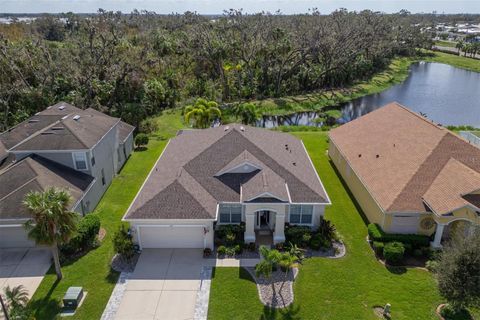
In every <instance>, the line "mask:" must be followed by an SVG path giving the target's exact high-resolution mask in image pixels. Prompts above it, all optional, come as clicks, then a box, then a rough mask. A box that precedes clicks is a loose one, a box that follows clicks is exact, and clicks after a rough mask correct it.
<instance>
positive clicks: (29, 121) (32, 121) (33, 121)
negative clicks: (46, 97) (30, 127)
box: [28, 119, 40, 123]
mask: <svg viewBox="0 0 480 320" xmlns="http://www.w3.org/2000/svg"><path fill="white" fill-rule="evenodd" d="M39 121H40V120H38V119H30V120H28V123H36V122H39Z"/></svg>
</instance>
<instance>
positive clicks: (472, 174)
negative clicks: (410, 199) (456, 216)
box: [423, 158, 480, 214]
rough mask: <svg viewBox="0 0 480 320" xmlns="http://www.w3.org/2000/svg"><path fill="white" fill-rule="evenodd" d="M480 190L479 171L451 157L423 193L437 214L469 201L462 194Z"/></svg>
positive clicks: (445, 212) (449, 210)
mask: <svg viewBox="0 0 480 320" xmlns="http://www.w3.org/2000/svg"><path fill="white" fill-rule="evenodd" d="M478 190H480V173H478V172H476V171H474V170H472V169H470V168H469V167H467V166H465V165H464V164H462V163H461V162H459V161H457V160H455V159H453V158H451V159H450V160H449V161H448V162H447V164H446V165H445V166H444V167H443V169H442V170H441V171H440V173H439V174H438V176H437V177H436V178H435V180H434V181H433V183H432V185H431V186H430V188H428V190H427V192H426V193H425V194H424V195H423V199H424V201H425V202H426V203H427V205H428V206H429V207H430V208H432V210H433V211H434V212H436V213H438V214H448V213H450V212H452V211H453V210H456V209H459V208H462V207H465V206H467V205H470V204H471V203H470V202H469V201H467V200H466V199H464V198H463V196H464V195H467V194H470V193H472V192H475V191H478Z"/></svg>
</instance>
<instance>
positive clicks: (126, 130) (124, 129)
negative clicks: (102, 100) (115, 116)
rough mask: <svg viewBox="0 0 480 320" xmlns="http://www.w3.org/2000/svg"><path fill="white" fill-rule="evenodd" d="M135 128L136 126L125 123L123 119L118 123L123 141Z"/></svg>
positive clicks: (119, 134)
mask: <svg viewBox="0 0 480 320" xmlns="http://www.w3.org/2000/svg"><path fill="white" fill-rule="evenodd" d="M133 130H135V127H134V126H131V125H129V124H128V123H125V122H123V121H120V122H119V123H118V139H119V140H120V141H121V142H124V141H125V140H126V139H127V138H128V136H129V135H130V134H131V133H132V132H133Z"/></svg>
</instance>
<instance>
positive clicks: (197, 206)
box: [123, 124, 330, 248]
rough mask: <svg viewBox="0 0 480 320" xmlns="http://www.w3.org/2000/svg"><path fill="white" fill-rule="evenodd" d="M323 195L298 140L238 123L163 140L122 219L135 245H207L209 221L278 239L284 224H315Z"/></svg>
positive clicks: (248, 238) (250, 237) (249, 237)
mask: <svg viewBox="0 0 480 320" xmlns="http://www.w3.org/2000/svg"><path fill="white" fill-rule="evenodd" d="M329 204H330V199H329V197H328V195H327V193H326V191H325V189H324V187H323V185H322V182H321V181H320V178H319V176H318V174H317V172H316V171H315V168H314V167H313V164H312V161H311V160H310V158H309V156H308V154H307V151H306V149H305V147H304V145H303V143H302V141H301V140H299V139H297V138H295V137H294V136H292V135H290V134H286V133H279V132H274V131H270V130H266V129H261V128H254V127H250V126H244V125H239V124H230V125H224V126H220V127H217V128H211V129H205V130H184V131H180V132H179V134H178V135H177V136H176V137H175V138H173V139H172V140H170V141H169V143H168V145H167V146H166V147H165V150H164V151H163V153H162V154H161V155H160V157H159V159H158V160H157V162H156V164H155V165H154V167H153V168H152V170H151V172H150V174H149V176H148V177H147V179H146V180H145V182H144V184H143V186H142V187H141V189H140V191H139V192H138V194H137V195H136V197H135V199H134V201H133V202H132V204H131V205H130V207H129V209H128V210H127V212H126V214H125V216H124V218H123V220H124V221H128V222H129V223H130V225H131V230H132V233H133V237H134V241H135V242H136V243H137V244H138V245H139V246H140V248H207V247H208V248H212V247H213V239H214V228H215V226H217V225H221V224H240V223H242V222H244V223H245V234H244V240H245V242H247V243H249V242H255V240H256V237H257V234H258V232H259V231H260V230H261V231H262V232H263V233H262V234H265V232H267V233H270V234H271V235H272V242H273V243H278V242H283V241H285V234H284V227H285V223H290V224H298V225H305V226H310V227H312V228H313V227H316V226H318V225H319V224H320V221H321V219H322V216H323V215H324V212H325V207H326V206H327V205H329Z"/></svg>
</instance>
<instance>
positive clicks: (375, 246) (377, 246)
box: [372, 241, 385, 257]
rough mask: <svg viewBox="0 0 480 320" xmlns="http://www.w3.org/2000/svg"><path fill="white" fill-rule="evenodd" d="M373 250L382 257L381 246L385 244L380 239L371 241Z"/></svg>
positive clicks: (383, 246)
mask: <svg viewBox="0 0 480 320" xmlns="http://www.w3.org/2000/svg"><path fill="white" fill-rule="evenodd" d="M372 247H373V251H375V254H376V255H377V256H379V257H383V248H385V244H384V243H383V242H380V241H373V243H372Z"/></svg>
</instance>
